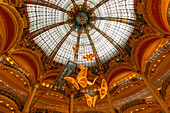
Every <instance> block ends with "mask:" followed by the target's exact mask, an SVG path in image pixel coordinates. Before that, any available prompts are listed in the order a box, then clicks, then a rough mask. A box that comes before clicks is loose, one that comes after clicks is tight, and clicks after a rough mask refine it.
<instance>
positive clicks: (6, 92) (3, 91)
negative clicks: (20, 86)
mask: <svg viewBox="0 0 170 113" xmlns="http://www.w3.org/2000/svg"><path fill="white" fill-rule="evenodd" d="M0 95H3V96H5V97H7V98H9V99H11V100H12V101H14V102H15V103H16V105H17V106H18V109H19V110H20V111H22V110H23V107H24V103H23V102H21V101H20V99H19V97H18V96H17V95H16V94H15V92H13V91H12V90H10V89H9V88H8V89H7V88H6V87H5V88H4V87H2V86H0Z"/></svg>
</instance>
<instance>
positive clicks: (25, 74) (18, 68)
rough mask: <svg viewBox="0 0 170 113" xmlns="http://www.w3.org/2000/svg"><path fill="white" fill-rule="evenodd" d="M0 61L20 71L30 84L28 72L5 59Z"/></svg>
mask: <svg viewBox="0 0 170 113" xmlns="http://www.w3.org/2000/svg"><path fill="white" fill-rule="evenodd" d="M0 63H1V64H3V65H5V66H7V67H10V68H12V69H14V70H16V71H17V72H19V73H21V74H22V75H23V76H24V77H25V78H26V79H27V80H28V81H29V83H30V85H32V82H31V79H30V78H29V76H28V74H27V73H26V72H25V71H24V70H23V69H21V68H20V67H18V66H16V65H11V64H10V63H8V62H7V61H5V60H2V61H1V62H0Z"/></svg>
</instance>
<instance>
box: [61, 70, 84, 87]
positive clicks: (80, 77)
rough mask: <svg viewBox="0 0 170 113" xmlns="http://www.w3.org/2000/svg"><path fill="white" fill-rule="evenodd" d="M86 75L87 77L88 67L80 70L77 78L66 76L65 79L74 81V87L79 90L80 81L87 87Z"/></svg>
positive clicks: (81, 84)
mask: <svg viewBox="0 0 170 113" xmlns="http://www.w3.org/2000/svg"><path fill="white" fill-rule="evenodd" d="M86 77H87V67H86V68H84V69H82V70H81V71H80V73H79V74H78V76H77V78H76V80H75V79H74V78H72V77H64V79H65V80H67V81H68V82H70V83H72V84H73V85H74V87H75V88H76V89H77V90H79V85H78V83H79V84H80V86H82V87H83V88H85V87H86V86H87V78H86ZM77 82H78V83H77Z"/></svg>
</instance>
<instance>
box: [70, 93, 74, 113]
mask: <svg viewBox="0 0 170 113" xmlns="http://www.w3.org/2000/svg"><path fill="white" fill-rule="evenodd" d="M73 105H74V93H72V92H71V94H70V100H69V113H73Z"/></svg>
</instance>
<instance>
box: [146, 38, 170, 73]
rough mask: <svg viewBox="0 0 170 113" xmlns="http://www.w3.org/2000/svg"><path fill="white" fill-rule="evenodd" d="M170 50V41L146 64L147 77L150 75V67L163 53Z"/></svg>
mask: <svg viewBox="0 0 170 113" xmlns="http://www.w3.org/2000/svg"><path fill="white" fill-rule="evenodd" d="M169 48H170V41H169V42H168V43H167V44H166V45H165V46H163V47H161V48H159V49H158V50H157V51H156V52H155V53H154V54H153V55H152V56H151V57H150V59H149V60H148V62H147V64H146V70H145V73H146V75H148V72H149V67H150V65H151V64H152V62H153V61H154V60H155V59H156V58H157V57H158V56H160V55H161V54H162V53H163V52H165V51H166V50H167V49H169ZM151 73H153V71H151Z"/></svg>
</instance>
